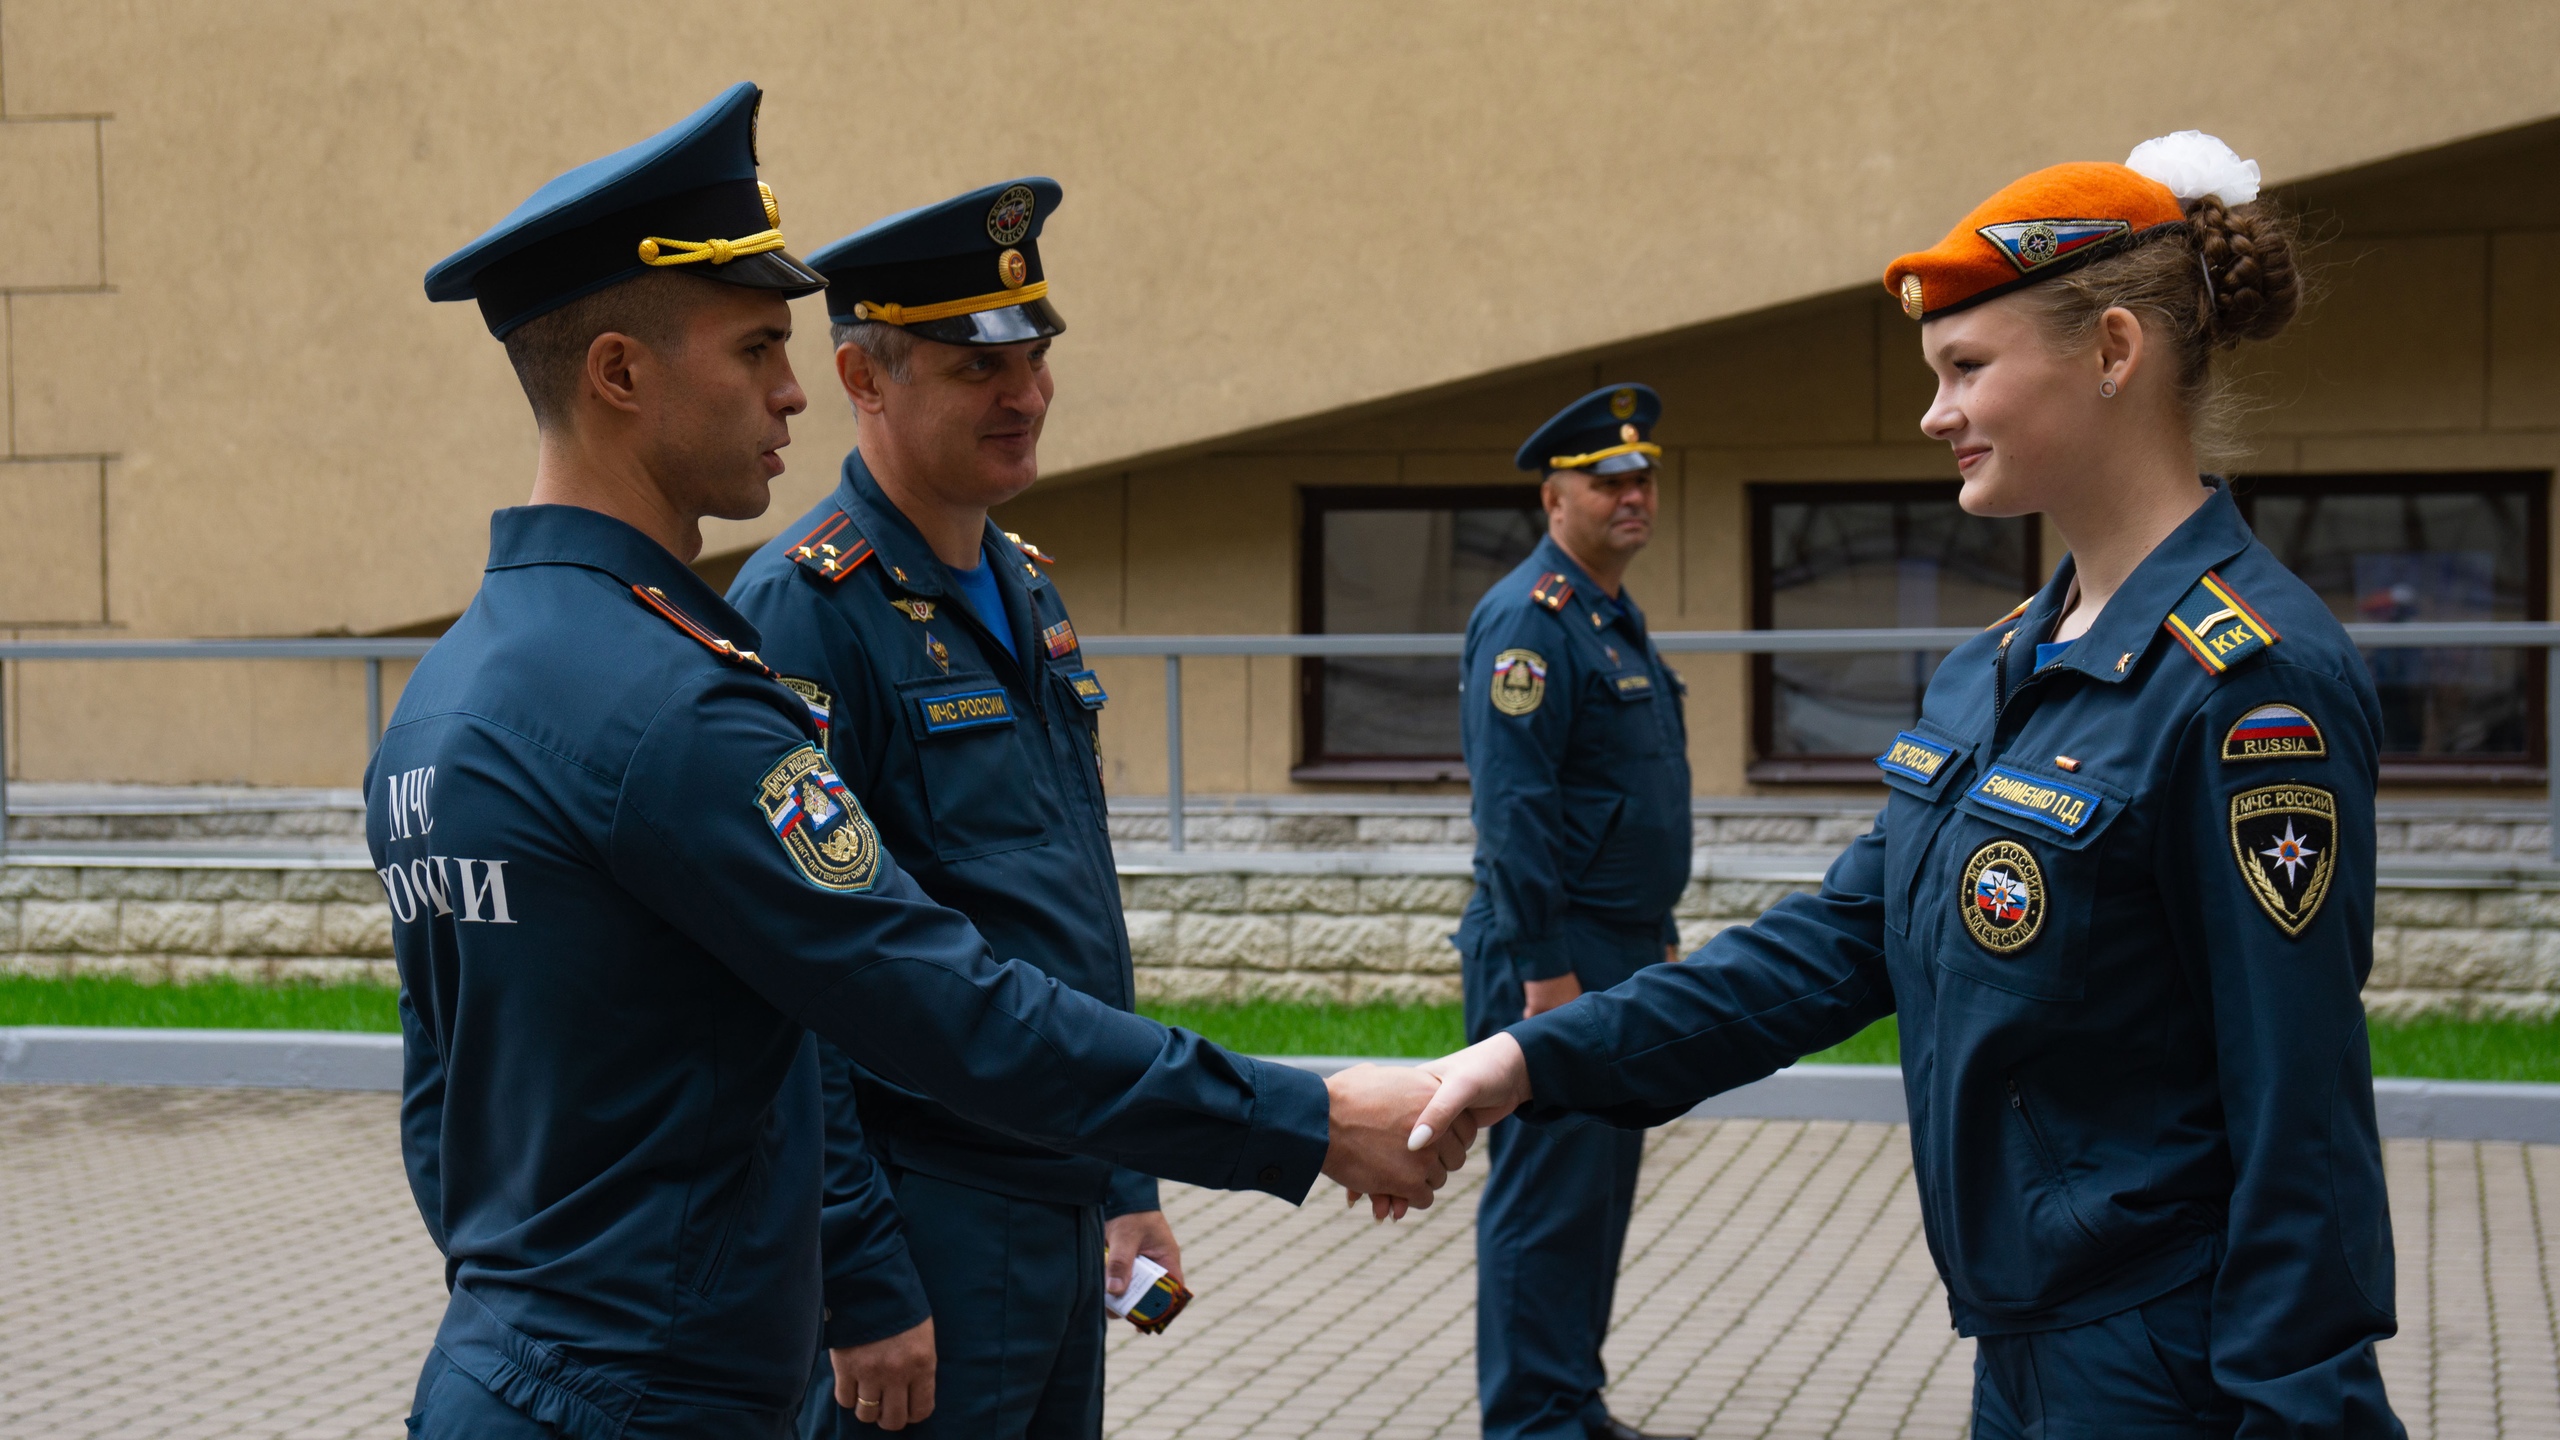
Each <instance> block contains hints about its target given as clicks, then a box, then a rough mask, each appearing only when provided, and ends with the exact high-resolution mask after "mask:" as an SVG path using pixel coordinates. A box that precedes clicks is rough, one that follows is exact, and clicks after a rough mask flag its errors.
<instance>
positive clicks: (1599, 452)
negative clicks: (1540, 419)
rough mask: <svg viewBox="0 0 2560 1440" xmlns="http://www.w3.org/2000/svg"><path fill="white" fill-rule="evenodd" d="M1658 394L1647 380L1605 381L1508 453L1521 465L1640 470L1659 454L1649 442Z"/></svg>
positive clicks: (1596, 472) (1600, 472)
mask: <svg viewBox="0 0 2560 1440" xmlns="http://www.w3.org/2000/svg"><path fill="white" fill-rule="evenodd" d="M1661 418H1662V397H1661V396H1659V395H1656V394H1654V393H1653V387H1652V386H1650V385H1610V386H1607V387H1605V388H1602V389H1599V390H1594V391H1592V392H1591V393H1590V394H1588V395H1585V396H1583V397H1582V398H1581V399H1579V400H1576V401H1574V402H1573V403H1572V404H1570V405H1567V406H1566V407H1564V408H1563V409H1561V410H1559V411H1557V412H1556V413H1555V414H1554V416H1553V417H1551V418H1550V419H1549V420H1548V421H1547V423H1546V424H1544V425H1541V426H1539V427H1538V433H1536V434H1535V435H1532V436H1530V437H1529V439H1528V441H1527V443H1525V444H1523V445H1522V446H1521V447H1520V453H1519V454H1517V455H1514V456H1512V457H1511V463H1512V464H1514V465H1517V466H1519V467H1520V468H1521V469H1523V470H1528V471H1533V472H1536V473H1538V474H1545V473H1546V472H1548V471H1550V470H1588V471H1590V472H1591V473H1592V474H1594V475H1616V474H1619V473H1621V472H1623V471H1627V470H1641V469H1643V468H1644V467H1646V466H1648V465H1651V464H1652V463H1653V462H1654V460H1655V458H1656V457H1658V456H1659V455H1661V454H1662V447H1661V446H1659V445H1656V444H1654V443H1653V427H1654V422H1656V421H1658V420H1660V419H1661Z"/></svg>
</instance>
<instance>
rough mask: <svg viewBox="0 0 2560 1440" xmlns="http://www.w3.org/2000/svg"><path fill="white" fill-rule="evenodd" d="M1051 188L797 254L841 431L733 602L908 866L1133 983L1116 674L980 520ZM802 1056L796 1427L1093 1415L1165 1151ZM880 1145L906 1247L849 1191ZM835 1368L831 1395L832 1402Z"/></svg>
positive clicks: (1037, 182)
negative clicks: (806, 1256)
mask: <svg viewBox="0 0 2560 1440" xmlns="http://www.w3.org/2000/svg"><path fill="white" fill-rule="evenodd" d="M1060 195H1061V192H1060V190H1059V187H1058V185H1057V183H1056V182H1055V181H1053V180H1049V179H1046V178H1043V177H1040V176H1029V177H1025V178H1023V179H1019V180H1008V181H1002V182H999V183H997V184H994V185H988V186H985V187H983V188H981V189H977V190H972V191H970V192H969V193H967V194H965V195H960V196H957V197H955V198H953V199H950V200H946V201H943V202H941V203H939V204H934V205H926V206H923V207H920V208H918V209H914V210H909V211H907V212H905V213H903V214H899V215H893V216H891V217H889V218H887V219H885V220H881V221H878V222H876V223H874V224H872V225H870V226H868V227H866V228H864V229H862V230H860V231H858V232H856V233H854V234H852V235H849V236H847V237H845V238H844V239H842V240H839V241H837V242H836V243H834V244H832V245H829V246H827V247H825V248H824V249H821V250H818V251H816V252H815V253H813V254H812V255H811V256H810V264H811V266H812V268H814V269H816V270H818V271H819V272H820V273H821V274H823V275H825V276H826V277H827V282H828V283H827V311H828V315H829V318H830V319H831V320H832V321H833V322H834V338H835V340H836V363H837V370H838V375H839V378H840V379H841V381H842V383H843V386H844V389H845V391H846V393H847V395H848V397H849V398H850V400H851V401H852V404H853V406H854V409H855V411H856V413H857V414H858V416H859V417H860V421H859V423H860V426H861V434H860V441H859V444H858V445H857V446H856V448H855V449H854V450H853V452H852V453H850V454H848V455H847V456H846V457H845V460H844V470H843V479H842V481H841V482H840V483H839V484H838V485H837V487H836V489H835V492H834V493H833V494H831V495H829V496H828V497H827V498H826V499H825V500H823V501H821V502H819V504H818V505H817V507H816V508H815V509H813V510H811V511H810V512H809V513H808V514H806V515H804V516H802V517H800V519H798V520H797V521H794V522H793V523H792V524H791V525H789V526H787V527H785V528H784V530H783V531H782V533H781V535H780V536H779V537H777V538H776V539H775V540H774V541H773V542H772V543H771V544H769V545H767V546H765V547H764V548H763V549H762V550H761V551H759V552H758V553H757V554H756V556H755V557H754V558H753V559H751V560H750V561H748V562H747V565H746V567H745V568H744V569H743V570H741V571H740V572H739V574H738V579H737V583H736V584H734V585H733V586H731V587H730V592H729V602H730V604H732V605H733V606H735V607H736V608H737V610H738V613H739V614H741V615H744V616H745V617H746V618H747V619H748V620H749V621H750V622H752V623H753V624H754V625H755V627H756V629H757V630H758V632H759V633H761V634H762V635H763V636H764V647H763V653H764V656H765V658H766V660H767V661H768V662H769V663H770V664H772V665H773V666H774V668H776V669H777V670H780V671H781V672H782V675H783V678H784V681H785V683H787V684H789V685H791V686H792V687H793V688H795V689H797V690H799V691H800V692H801V693H802V694H803V695H804V696H806V697H807V698H808V700H809V703H810V705H811V707H812V709H813V710H814V711H818V712H823V713H824V714H825V715H826V716H827V718H828V721H829V725H828V730H827V735H828V756H829V758H830V759H831V760H832V761H833V762H834V765H835V769H836V773H838V774H840V775H842V776H843V777H844V778H845V780H846V783H847V784H848V785H849V786H850V787H851V788H852V790H853V792H854V794H855V795H856V796H857V797H858V798H860V799H861V801H862V802H863V805H864V808H865V809H866V810H868V811H869V813H870V814H871V815H872V816H873V818H874V820H875V822H876V823H877V824H878V826H879V829H880V839H881V843H882V845H883V846H884V847H886V849H887V851H888V853H889V854H890V855H891V856H892V857H893V858H895V859H896V860H897V862H898V864H899V867H900V868H901V869H903V870H905V871H906V873H907V874H908V875H910V876H912V877H914V879H915V881H916V883H917V885H918V886H920V887H921V888H922V889H923V890H924V892H925V893H926V894H927V895H930V896H932V897H933V898H934V899H936V900H938V901H940V902H942V903H943V904H945V905H948V906H950V907H951V908H953V909H955V910H958V911H959V912H961V913H962V914H964V915H967V916H968V917H969V918H970V920H971V922H972V923H974V924H975V925H976V926H977V927H978V930H979V932H980V933H981V934H983V935H985V936H986V937H987V939H988V942H989V943H990V944H992V945H994V946H995V947H996V949H997V950H998V951H999V952H1001V953H1003V954H1007V955H1014V956H1019V957H1021V958H1022V959H1023V960H1025V961H1027V962H1029V963H1031V964H1034V965H1037V966H1038V967H1040V969H1041V970H1043V971H1044V972H1046V973H1047V974H1049V975H1050V976H1052V977H1054V978H1056V979H1057V980H1058V981H1059V982H1060V983H1061V984H1064V985H1068V986H1071V987H1073V988H1074V989H1076V990H1078V991H1081V992H1082V993H1084V994H1087V995H1090V996H1093V997H1094V998H1095V999H1098V1000H1101V1001H1103V1002H1104V1003H1106V1004H1109V1005H1111V1006H1113V1007H1114V1008H1116V1009H1122V1010H1126V1009H1128V1008H1130V1007H1131V1005H1132V1004H1133V1003H1134V1002H1135V1000H1136V991H1135V978H1134V976H1133V974H1132V971H1131V965H1130V956H1129V934H1128V929H1127V926H1126V925H1125V924H1124V923H1123V922H1122V919H1121V914H1120V892H1119V886H1118V883H1117V880H1116V871H1115V868H1114V865H1113V862H1112V855H1111V836H1110V830H1109V824H1108V817H1107V815H1106V812H1105V807H1104V803H1103V794H1102V775H1101V771H1100V744H1099V735H1100V730H1099V723H1100V720H1101V712H1102V707H1103V706H1104V704H1105V703H1107V699H1108V697H1107V696H1106V695H1105V694H1104V691H1103V687H1102V685H1101V683H1100V681H1098V680H1097V679H1095V677H1094V673H1093V671H1092V670H1091V669H1090V668H1088V667H1087V666H1086V665H1085V663H1084V660H1083V652H1082V650H1081V648H1080V646H1079V645H1078V643H1077V640H1076V632H1075V625H1074V622H1073V621H1071V620H1070V619H1069V618H1068V615H1067V607H1066V602H1065V599H1064V597H1063V596H1061V595H1060V593H1059V591H1058V588H1057V586H1055V585H1054V584H1052V583H1051V582H1050V580H1049V577H1048V576H1047V575H1045V574H1044V573H1043V572H1042V567H1043V566H1044V565H1046V564H1047V563H1048V557H1047V556H1045V555H1043V554H1042V553H1041V552H1040V551H1039V549H1038V548H1037V547H1035V546H1033V545H1031V544H1029V543H1028V542H1026V541H1023V540H1022V539H1021V538H1020V537H1018V536H1013V535H1008V534H1006V533H1005V532H1004V531H1003V530H1001V529H1000V528H998V527H997V526H996V525H995V524H994V523H993V522H992V521H990V520H989V519H988V518H987V511H988V508H989V507H990V506H994V505H999V504H1002V503H1003V502H1005V501H1007V500H1011V499H1013V498H1014V497H1016V496H1018V495H1020V494H1021V493H1022V492H1023V491H1024V490H1026V489H1028V488H1029V487H1030V486H1031V484H1032V482H1033V481H1034V480H1036V479H1037V478H1038V474H1039V457H1038V451H1037V445H1038V441H1039V436H1040V429H1041V425H1042V422H1043V419H1044V417H1045V416H1046V414H1047V412H1048V408H1049V401H1050V395H1051V392H1052V382H1051V378H1050V373H1049V367H1048V352H1049V345H1050V340H1051V338H1052V337H1054V336H1056V335H1057V334H1059V333H1060V332H1061V331H1062V330H1064V329H1065V328H1066V327H1065V324H1064V322H1063V321H1061V320H1060V319H1059V317H1058V313H1057V311H1056V310H1055V309H1053V308H1052V307H1051V306H1050V304H1049V301H1048V298H1047V293H1048V279H1047V274H1046V271H1045V270H1044V268H1043V267H1042V265H1041V260H1040V232H1041V229H1042V227H1043V226H1044V225H1046V224H1047V223H1048V220H1049V217H1050V216H1051V215H1052V214H1054V213H1055V212H1056V210H1057V207H1058V202H1059V199H1060ZM820 1054H821V1066H822V1069H823V1073H824V1077H825V1085H826V1098H827V1106H828V1111H829V1125H830V1144H831V1153H832V1154H833V1155H835V1156H836V1157H837V1159H838V1161H839V1162H840V1163H839V1164H838V1165H837V1167H836V1168H835V1169H834V1171H833V1172H832V1173H831V1175H830V1177H829V1186H828V1196H829V1224H828V1227H827V1233H828V1236H829V1239H830V1242H831V1243H830V1248H829V1253H828V1255H827V1257H826V1261H827V1273H828V1283H827V1293H826V1314H827V1320H826V1343H827V1345H828V1346H829V1347H830V1348H831V1349H832V1351H833V1356H834V1358H833V1359H832V1360H831V1359H830V1358H829V1357H828V1356H820V1357H819V1359H818V1363H817V1366H816V1374H815V1376H814V1377H813V1379H812V1382H811V1385H810V1390H809V1396H808V1400H807V1408H806V1410H805V1411H804V1413H803V1415H802V1433H803V1434H804V1435H806V1436H811V1437H821V1436H825V1437H832V1436H835V1435H838V1434H839V1433H852V1432H854V1431H856V1430H858V1429H867V1428H869V1425H870V1424H871V1423H874V1422H876V1423H878V1424H879V1425H880V1426H881V1427H882V1428H896V1426H897V1425H898V1424H899V1422H900V1421H901V1419H920V1418H922V1417H923V1416H925V1415H928V1414H929V1415H930V1416H931V1418H930V1419H929V1420H926V1421H925V1423H924V1424H922V1425H921V1426H920V1427H919V1428H918V1433H924V1434H934V1435H964V1436H969V1437H972V1440H1006V1437H1019V1436H1024V1435H1039V1436H1056V1437H1092V1436H1099V1435H1100V1434H1101V1427H1102V1350H1103V1339H1102V1337H1103V1329H1104V1323H1105V1312H1104V1297H1105V1285H1106V1278H1105V1265H1104V1259H1103V1256H1104V1253H1105V1251H1106V1250H1107V1251H1108V1253H1109V1256H1110V1270H1111V1274H1110V1277H1109V1283H1112V1284H1123V1285H1125V1283H1126V1282H1127V1279H1128V1276H1129V1270H1130V1265H1131V1261H1132V1259H1133V1257H1135V1256H1137V1255H1140V1254H1144V1255H1145V1256H1146V1257H1147V1258H1149V1259H1150V1260H1153V1261H1155V1262H1156V1263H1158V1264H1160V1265H1162V1266H1164V1267H1165V1269H1166V1270H1167V1271H1169V1272H1170V1273H1171V1275H1172V1276H1173V1278H1174V1279H1175V1281H1176V1282H1177V1283H1179V1281H1180V1277H1181V1272H1182V1259H1181V1252H1180V1250H1179V1248H1178V1247H1177V1246H1176V1245H1175V1243H1174V1239H1173V1233H1172V1229H1171V1227H1170V1226H1169V1225H1167V1224H1166V1222H1165V1218H1164V1213H1163V1211H1162V1209H1161V1208H1160V1207H1159V1206H1158V1204H1157V1201H1156V1182H1155V1180H1154V1178H1153V1177H1152V1176H1149V1175H1146V1174H1143V1173H1140V1172H1138V1171H1135V1170H1131V1169H1127V1168H1125V1167H1119V1166H1113V1165H1110V1164H1106V1163H1104V1162H1102V1161H1099V1160H1093V1159H1087V1158H1082V1157H1078V1156H1072V1155H1066V1154H1061V1153H1060V1152H1058V1151H1057V1150H1056V1149H1053V1148H1051V1147H1049V1146H1045V1145H1039V1144H1034V1143H1030V1142H1027V1141H1024V1140H1020V1139H1016V1138H1014V1137H1013V1136H1011V1135H1007V1134H1004V1133H1002V1132H1000V1131H997V1130H994V1129H991V1128H988V1127H986V1126H983V1125H975V1124H971V1123H970V1122H968V1121H966V1120H964V1119H962V1118H960V1117H959V1116H957V1115H955V1114H953V1113H952V1112H951V1110H950V1109H949V1108H948V1107H946V1106H944V1105H941V1104H938V1103H936V1102H934V1101H933V1100H931V1099H929V1098H927V1097H925V1096H922V1095H918V1094H916V1093H915V1092H914V1091H913V1090H912V1089H910V1088H909V1087H906V1086H903V1085H900V1084H898V1083H896V1082H895V1081H894V1080H891V1079H889V1078H887V1077H885V1076H882V1075H880V1074H877V1073H875V1072H874V1071H872V1070H870V1069H868V1068H865V1067H863V1066H861V1065H859V1064H857V1063H855V1061H854V1059H853V1058H852V1057H850V1056H848V1055H847V1054H846V1053H845V1052H843V1051H841V1050H839V1049H836V1048H835V1047H833V1046H825V1045H822V1046H821V1047H820ZM866 1140H867V1145H866V1143H865V1142H866ZM875 1158H876V1160H877V1162H878V1164H879V1165H880V1166H885V1167H886V1174H885V1181H886V1183H887V1184H888V1186H889V1187H891V1189H892V1190H894V1192H895V1195H896V1197H897V1203H896V1206H895V1209H894V1213H895V1214H896V1215H898V1216H902V1217H903V1221H904V1223H903V1224H902V1225H896V1226H894V1227H891V1231H890V1233H891V1234H893V1235H902V1236H903V1239H904V1244H903V1246H894V1245H887V1244H884V1240H885V1238H886V1237H884V1233H883V1228H882V1227H881V1226H880V1225H879V1224H877V1223H873V1222H872V1221H871V1220H869V1219H868V1218H867V1217H870V1216H873V1215H875V1214H877V1213H878V1211H879V1207H878V1205H877V1201H876V1198H875V1187H876V1185H877V1184H878V1183H880V1181H879V1179H877V1178H875V1177H877V1176H878V1175H879V1170H878V1167H876V1166H875V1165H874V1163H873V1162H874V1160H875ZM856 1216H860V1217H866V1218H864V1219H862V1220H859V1221H857V1220H855V1219H854V1217H856ZM840 1368H841V1369H845V1370H848V1371H850V1372H851V1374H852V1377H853V1379H854V1382H855V1396H854V1402H855V1403H854V1408H851V1409H848V1408H844V1407H841V1406H839V1405H838V1404H837V1403H836V1391H837V1386H836V1383H835V1372H836V1370H838V1369H840ZM866 1401H877V1402H878V1406H877V1408H872V1407H871V1406H869V1405H867V1404H865V1403H864V1402H866Z"/></svg>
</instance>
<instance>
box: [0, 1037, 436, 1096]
mask: <svg viewBox="0 0 2560 1440" xmlns="http://www.w3.org/2000/svg"><path fill="white" fill-rule="evenodd" d="M0 1084H17V1085H184V1086H194V1087H202V1088H207V1089H234V1088H246V1089H261V1090H392V1091H396V1090H398V1089H399V1088H400V1037H399V1036H397V1035H380V1034H363V1033H352V1032H340V1031H329V1030H154V1029H143V1028H139V1027H136V1028H131V1029H126V1028H100V1029H83V1028H76V1027H72V1026H56V1025H28V1026H23V1027H17V1028H0Z"/></svg>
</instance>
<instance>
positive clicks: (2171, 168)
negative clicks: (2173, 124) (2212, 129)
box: [2124, 130, 2258, 205]
mask: <svg viewBox="0 0 2560 1440" xmlns="http://www.w3.org/2000/svg"><path fill="white" fill-rule="evenodd" d="M2124 163H2125V168H2126V169H2128V170H2131V171H2133V172H2134V173H2135V174H2137V175H2145V176H2148V177H2150V178H2151V179H2154V180H2157V181H2159V182H2160V183H2161V184H2163V185H2166V186H2168V187H2169V193H2170V194H2172V195H2175V196H2177V197H2178V198H2179V199H2180V200H2200V199H2202V198H2204V197H2205V196H2207V195H2211V196H2214V197H2216V198H2217V199H2219V200H2221V201H2222V203H2223V204H2225V205H2246V204H2248V203H2249V202H2250V201H2252V200H2255V199H2257V198H2258V162H2257V161H2255V160H2243V159H2241V158H2240V156H2239V154H2238V152H2236V151H2234V150H2233V149H2232V148H2231V147H2230V146H2228V145H2225V144H2223V143H2222V141H2221V140H2219V139H2217V138H2215V137H2214V136H2211V135H2207V134H2206V133H2204V132H2203V131H2201V130H2181V131H2179V132H2178V133H2176V134H2174V135H2163V136H2161V137H2159V138H2158V139H2156V140H2145V141H2143V142H2142V143H2141V144H2139V145H2136V146H2134V147H2133V153H2132V154H2130V155H2127V156H2126V157H2124Z"/></svg>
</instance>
